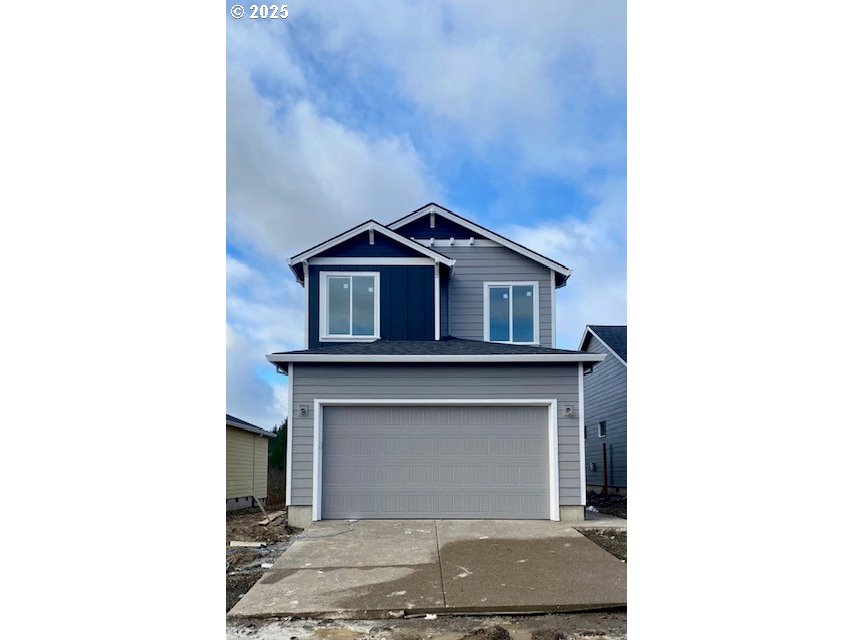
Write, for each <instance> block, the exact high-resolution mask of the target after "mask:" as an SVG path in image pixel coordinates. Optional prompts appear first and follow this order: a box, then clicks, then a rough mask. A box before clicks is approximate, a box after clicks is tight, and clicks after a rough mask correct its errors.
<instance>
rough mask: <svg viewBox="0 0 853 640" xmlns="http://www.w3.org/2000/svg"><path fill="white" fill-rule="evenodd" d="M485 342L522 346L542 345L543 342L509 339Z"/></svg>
mask: <svg viewBox="0 0 853 640" xmlns="http://www.w3.org/2000/svg"><path fill="white" fill-rule="evenodd" d="M485 342H494V343H495V344H517V345H519V346H521V347H541V346H542V343H541V342H510V341H508V340H485Z"/></svg>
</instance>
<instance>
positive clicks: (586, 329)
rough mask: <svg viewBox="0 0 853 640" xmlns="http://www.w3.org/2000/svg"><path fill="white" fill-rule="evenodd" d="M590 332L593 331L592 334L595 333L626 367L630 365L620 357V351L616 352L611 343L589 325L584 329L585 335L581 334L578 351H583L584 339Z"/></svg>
mask: <svg viewBox="0 0 853 640" xmlns="http://www.w3.org/2000/svg"><path fill="white" fill-rule="evenodd" d="M590 333H591V334H592V335H594V336H595V337H596V338H597V339H598V341H599V342H600V343H601V344H603V345H604V348H605V349H607V350H608V351H609V352H610V353H612V354H613V356H614V357H615V358H616V359H617V360H618V361H619V362H621V363H622V364H624V365H625V366H626V367H627V366H628V363H627V362H625V361H624V360H623V359H622V358H620V357H619V354H618V353H616V352H615V351H614V350H613V349H611V348H610V345H609V344H607V342H606V341H605V340H604V339H603V338H602V337H601V336H600V335H598V334H597V333H596V332H595V331H593V330H592V329H590V328H589V325H586V328H585V329H584V331H583V335H582V336H581V341H580V343H579V344H578V351H581V350H582V349H583V341H584V340H586V336H587V335H588V334H590Z"/></svg>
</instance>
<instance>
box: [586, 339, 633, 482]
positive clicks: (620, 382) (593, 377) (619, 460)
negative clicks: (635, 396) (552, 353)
mask: <svg viewBox="0 0 853 640" xmlns="http://www.w3.org/2000/svg"><path fill="white" fill-rule="evenodd" d="M586 351H589V352H591V353H604V354H607V357H606V358H605V359H604V362H599V363H596V365H595V367H594V368H593V371H592V373H590V374H588V375H587V376H586V377H584V382H583V392H584V398H585V402H584V422H586V426H587V438H586V464H587V470H586V482H587V484H589V485H596V486H601V485H603V484H604V467H603V458H604V455H603V452H602V445H603V444H604V445H607V475H608V485H609V486H611V487H626V488H627V486H628V403H627V393H628V368H627V367H626V366H625V365H624V364H622V363H621V362H620V361H619V359H618V358H616V357H615V356H614V355H613V354H612V353H610V352H609V351H608V350H607V347H605V346H604V345H603V344H601V342H600V341H599V340H598V338H596V337H595V336H592V338H591V340H590V342H589V346H588V347H587V349H586ZM602 420H606V421H607V435H606V436H605V437H604V438H599V437H598V423H599V422H600V421H602ZM592 463H595V464H596V470H595V471H592V470H591V467H590V465H591V464H592Z"/></svg>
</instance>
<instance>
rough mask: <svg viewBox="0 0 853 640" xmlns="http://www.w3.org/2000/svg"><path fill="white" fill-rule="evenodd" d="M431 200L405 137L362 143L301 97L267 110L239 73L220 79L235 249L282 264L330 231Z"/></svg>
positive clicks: (433, 188) (426, 180)
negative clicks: (250, 250)
mask: <svg viewBox="0 0 853 640" xmlns="http://www.w3.org/2000/svg"><path fill="white" fill-rule="evenodd" d="M438 192H439V189H438V188H437V186H436V185H434V184H432V181H431V180H430V179H429V177H428V176H427V172H426V169H425V167H424V165H423V163H422V161H421V159H420V158H419V156H418V153H417V152H416V150H415V149H414V147H413V145H412V143H411V141H410V140H408V139H407V138H405V137H400V136H387V137H379V138H369V137H367V136H366V135H364V134H361V133H359V132H356V131H352V130H350V129H348V128H346V127H345V126H343V125H342V124H340V123H339V122H337V121H335V120H333V119H331V118H328V117H324V116H321V115H320V114H318V112H317V110H316V109H315V107H314V105H313V104H312V103H311V102H309V101H307V100H305V99H297V100H295V101H293V102H289V103H287V104H276V103H274V102H273V101H271V100H269V99H266V98H263V97H261V96H260V95H259V94H258V92H257V90H256V89H255V87H254V85H253V84H252V82H251V80H250V79H249V77H248V75H247V74H246V73H243V72H240V71H239V70H232V71H230V72H229V77H228V196H227V202H228V224H229V232H230V233H231V235H232V237H233V238H234V239H235V240H236V241H238V242H242V243H245V244H246V245H248V246H251V247H252V248H253V249H255V250H259V251H262V252H264V253H267V254H270V255H276V256H278V257H279V258H281V259H285V258H287V257H289V256H290V255H292V254H293V253H296V252H297V251H298V250H300V249H303V248H305V247H309V246H311V245H313V244H315V243H317V242H320V241H322V240H324V239H326V238H327V237H328V236H329V232H330V230H336V229H340V230H344V229H346V228H348V227H350V226H353V225H355V224H357V223H358V222H362V221H364V220H366V219H368V218H377V219H381V220H388V219H391V218H393V217H394V216H398V215H400V214H401V212H408V211H411V210H412V209H414V208H416V207H417V206H419V205H421V204H423V203H425V202H428V201H429V200H430V199H432V198H434V197H436V194H437V193H438ZM306 222H308V223H307V224H306Z"/></svg>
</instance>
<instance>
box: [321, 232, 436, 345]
mask: <svg viewBox="0 0 853 640" xmlns="http://www.w3.org/2000/svg"><path fill="white" fill-rule="evenodd" d="M377 235H378V234H377ZM320 271H378V272H379V335H380V337H381V338H382V339H383V340H434V339H435V310H434V309H435V307H434V305H435V291H434V288H435V270H434V267H432V266H427V265H423V266H421V265H415V266H410V265H406V266H401V265H374V266H370V265H322V266H318V265H311V266H310V267H309V277H308V301H309V304H308V347H309V348H311V349H313V348H315V347H319V346H323V345H330V344H336V343H334V342H320Z"/></svg>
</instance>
